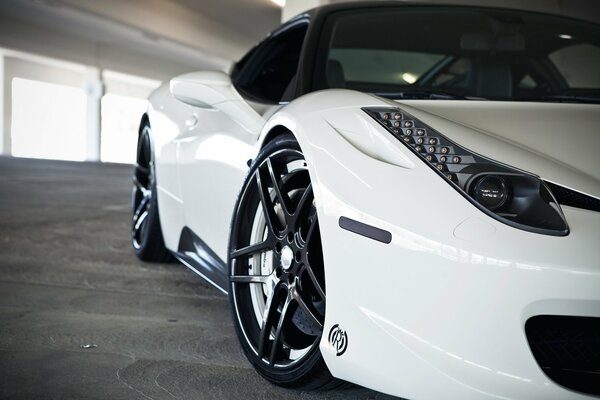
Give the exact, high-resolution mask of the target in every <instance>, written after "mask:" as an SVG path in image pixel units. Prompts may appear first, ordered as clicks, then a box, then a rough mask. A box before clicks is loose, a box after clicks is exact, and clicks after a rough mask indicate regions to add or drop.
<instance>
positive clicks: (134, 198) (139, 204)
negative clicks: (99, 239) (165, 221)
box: [131, 123, 171, 262]
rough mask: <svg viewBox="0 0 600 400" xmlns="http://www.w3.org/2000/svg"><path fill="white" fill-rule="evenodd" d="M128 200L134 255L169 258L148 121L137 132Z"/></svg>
mask: <svg viewBox="0 0 600 400" xmlns="http://www.w3.org/2000/svg"><path fill="white" fill-rule="evenodd" d="M131 203H132V209H133V215H132V221H131V243H132V245H133V250H134V251H135V254H136V256H137V257H138V258H139V259H140V260H142V261H150V262H166V261H169V260H170V259H171V255H170V253H169V251H168V250H167V249H166V247H165V242H164V240H163V236H162V230H161V227H160V218H159V216H158V202H157V198H156V178H155V173H154V159H153V153H152V143H151V137H150V125H149V124H148V123H145V124H144V125H143V126H142V129H141V130H140V134H139V136H138V147H137V158H136V164H135V169H134V172H133V191H132V194H131Z"/></svg>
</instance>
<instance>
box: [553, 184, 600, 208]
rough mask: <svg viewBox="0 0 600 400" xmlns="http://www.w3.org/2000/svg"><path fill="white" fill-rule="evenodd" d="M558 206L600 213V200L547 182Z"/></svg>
mask: <svg viewBox="0 0 600 400" xmlns="http://www.w3.org/2000/svg"><path fill="white" fill-rule="evenodd" d="M546 185H548V187H549V188H550V191H551V192H552V193H553V194H554V197H555V198H556V201H557V202H558V204H560V205H563V206H570V207H576V208H583V209H586V210H591V211H598V212H600V200H599V199H596V198H594V197H591V196H588V195H585V194H583V193H579V192H576V191H574V190H571V189H567V188H566V187H563V186H559V185H556V184H554V183H550V182H546Z"/></svg>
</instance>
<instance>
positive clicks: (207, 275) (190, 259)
mask: <svg viewBox="0 0 600 400" xmlns="http://www.w3.org/2000/svg"><path fill="white" fill-rule="evenodd" d="M173 256H174V257H175V258H177V259H178V260H179V261H180V262H181V263H182V264H183V265H185V266H186V267H188V268H189V269H190V270H192V271H193V272H195V273H196V274H198V275H199V276H200V277H201V278H203V279H204V280H205V281H207V282H208V283H210V284H211V285H213V286H214V287H216V288H217V289H219V290H220V291H221V292H223V293H224V294H227V287H228V285H229V281H228V274H227V263H226V262H224V261H223V260H221V258H219V256H218V255H217V254H216V253H215V252H214V251H212V249H211V248H210V247H209V246H208V245H207V244H206V243H205V242H204V241H203V240H202V239H200V238H199V237H198V236H197V235H196V234H195V233H194V232H192V230H191V229H189V228H188V227H187V226H186V227H184V228H183V229H182V230H181V236H180V238H179V246H178V248H177V251H176V252H173Z"/></svg>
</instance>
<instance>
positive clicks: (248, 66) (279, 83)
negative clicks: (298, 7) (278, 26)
mask: <svg viewBox="0 0 600 400" xmlns="http://www.w3.org/2000/svg"><path fill="white" fill-rule="evenodd" d="M307 28H308V25H307V24H305V23H303V24H301V25H298V26H295V27H292V28H290V29H288V30H286V31H284V32H282V33H279V34H276V35H275V36H273V37H271V38H269V39H267V40H266V41H265V42H264V43H262V44H261V45H260V46H259V47H258V48H256V49H254V50H253V51H252V53H251V54H250V55H249V57H248V58H246V57H244V59H242V61H243V66H242V67H241V68H240V70H239V71H237V73H236V74H235V77H236V87H237V89H238V90H239V91H240V92H241V93H242V94H243V95H244V96H247V97H250V98H252V99H254V100H257V101H260V102H264V103H278V102H279V101H280V100H281V98H282V97H283V94H284V93H285V91H286V90H287V89H288V87H289V86H290V85H291V84H292V83H293V79H294V77H295V76H296V72H297V70H298V64H299V62H300V52H301V50H302V44H303V42H304V36H305V34H306V30H307Z"/></svg>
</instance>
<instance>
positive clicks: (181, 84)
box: [170, 71, 261, 133]
mask: <svg viewBox="0 0 600 400" xmlns="http://www.w3.org/2000/svg"><path fill="white" fill-rule="evenodd" d="M170 89H171V94H172V95H173V96H174V97H175V98H176V99H177V100H179V101H181V102H183V103H186V104H189V105H191V106H194V107H200V108H208V109H217V110H220V111H222V112H224V113H225V114H227V115H229V117H230V118H231V119H233V120H234V121H236V122H237V123H239V124H240V125H241V126H242V127H244V128H245V129H246V130H248V131H249V132H252V133H258V132H259V129H260V122H261V116H260V115H259V114H258V113H257V112H256V111H255V110H254V109H253V108H252V107H251V106H250V105H249V104H248V103H247V102H246V101H245V100H244V99H243V98H242V96H241V95H240V94H239V93H238V91H237V90H235V87H234V86H233V83H232V82H231V78H230V77H229V75H227V74H226V73H224V72H220V71H200V72H192V73H189V74H184V75H180V76H178V77H176V78H173V79H171V83H170Z"/></svg>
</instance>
